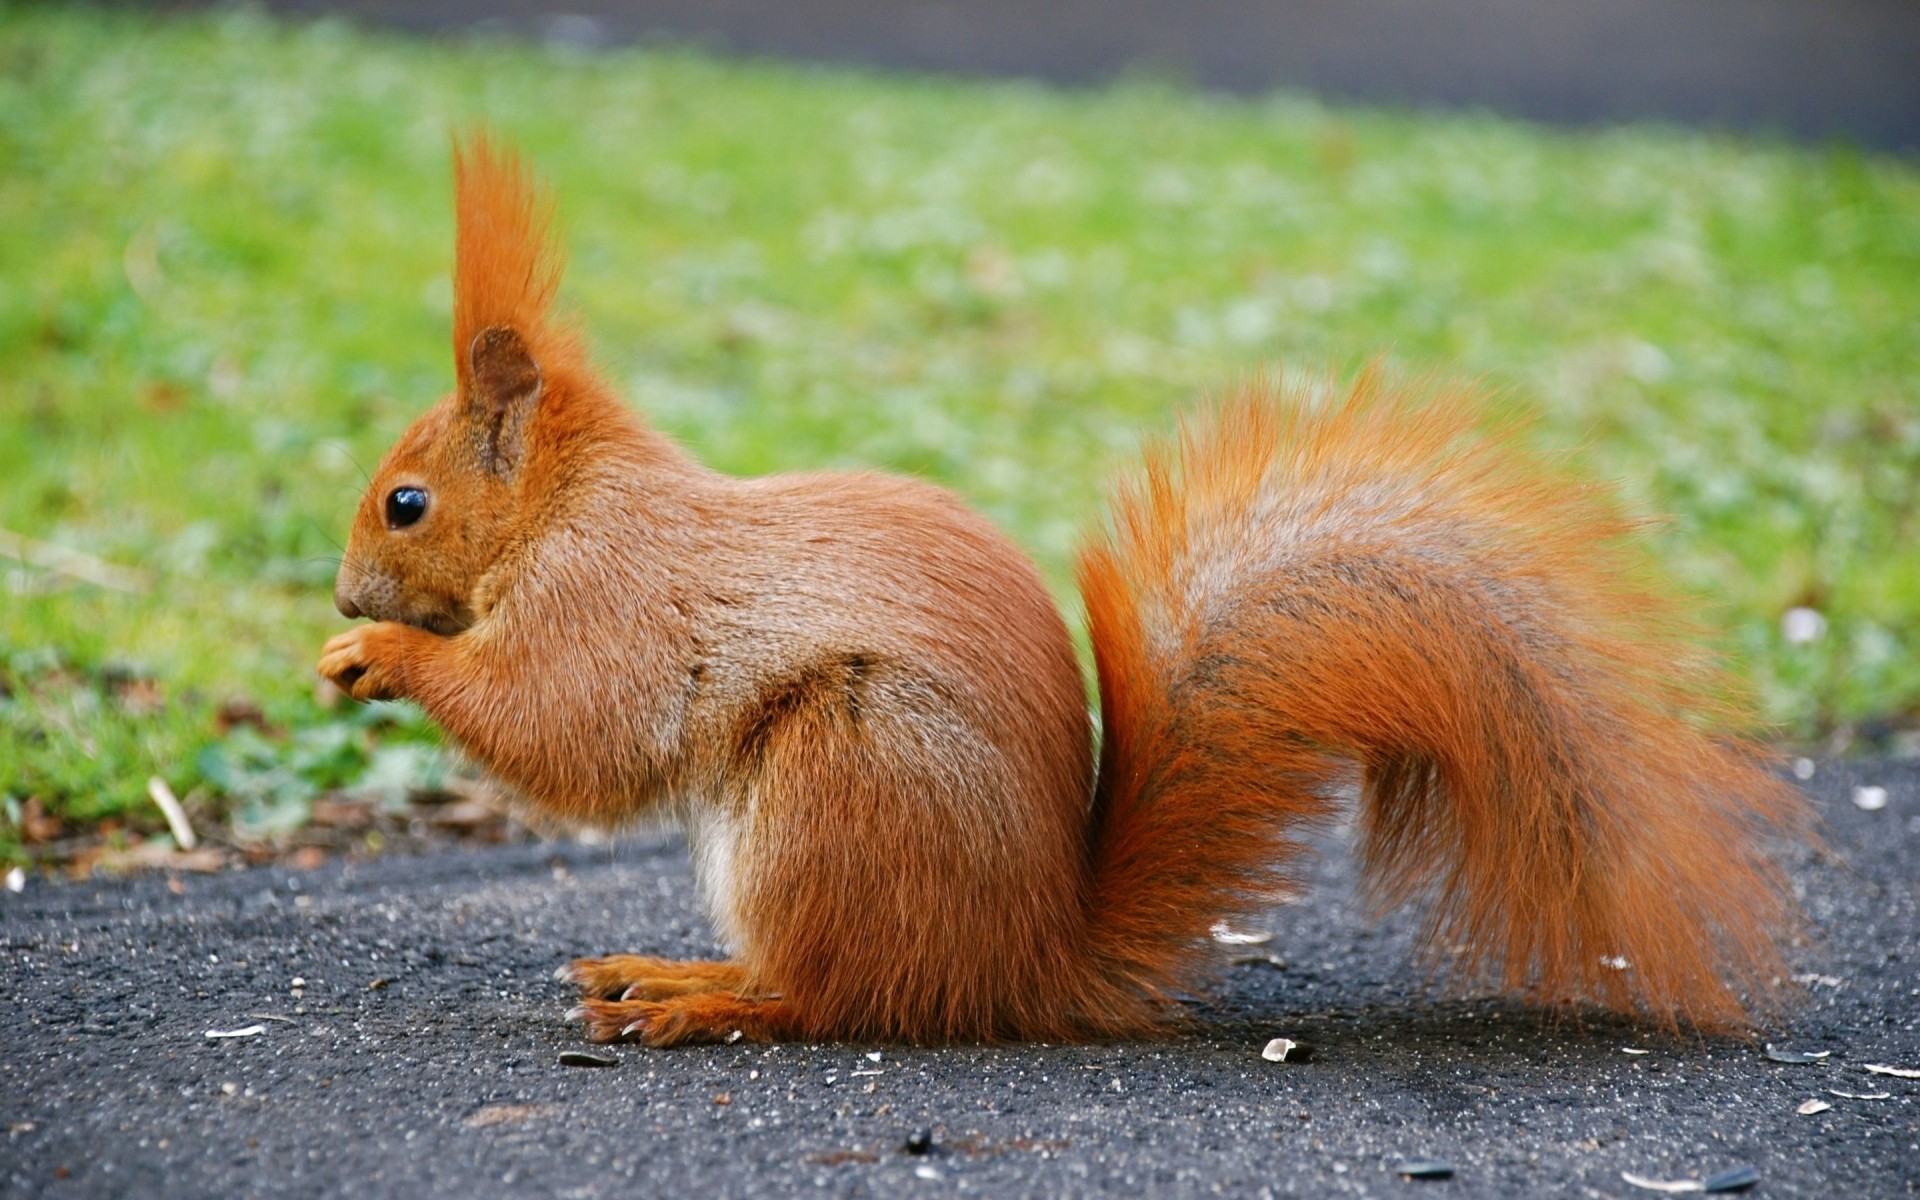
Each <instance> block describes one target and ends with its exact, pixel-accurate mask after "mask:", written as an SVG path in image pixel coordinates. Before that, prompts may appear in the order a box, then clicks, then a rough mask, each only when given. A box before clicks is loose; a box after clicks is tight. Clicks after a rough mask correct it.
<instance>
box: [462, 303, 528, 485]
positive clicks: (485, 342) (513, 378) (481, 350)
mask: <svg viewBox="0 0 1920 1200" xmlns="http://www.w3.org/2000/svg"><path fill="white" fill-rule="evenodd" d="M467 361H468V362H469V363H470V364H471V366H472V368H473V369H472V372H471V373H470V374H469V375H468V377H467V378H468V381H469V382H468V385H467V391H468V395H467V411H468V413H469V414H470V415H471V416H472V418H473V420H474V423H475V424H476V425H477V426H478V427H479V432H480V434H481V447H482V452H483V453H484V454H485V456H486V459H487V467H488V469H489V470H491V471H493V472H494V473H495V474H498V475H511V474H513V472H514V471H515V470H517V469H518V468H519V466H520V458H521V455H522V454H523V452H524V451H525V445H524V432H525V428H526V421H527V417H528V416H529V415H531V414H532V412H533V408H534V405H535V404H536V403H537V402H538V401H539V399H540V365H539V364H538V363H536V362H534V361H533V353H532V352H531V351H529V350H528V349H527V343H526V340H525V339H524V338H522V337H521V336H520V334H519V333H518V332H517V331H515V330H514V329H512V328H510V327H509V326H506V325H493V326H490V327H488V328H486V329H482V330H481V331H480V332H479V334H478V335H477V336H475V338H474V339H473V345H472V346H471V347H469V348H468V351H467Z"/></svg>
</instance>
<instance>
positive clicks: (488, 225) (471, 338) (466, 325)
mask: <svg viewBox="0 0 1920 1200" xmlns="http://www.w3.org/2000/svg"><path fill="white" fill-rule="evenodd" d="M453 173H454V215H455V222H454V224H455V228H456V238H455V241H456V245H455V253H454V269H453V353H454V364H455V367H456V369H457V371H458V372H459V374H460V381H459V382H460V386H461V387H462V389H467V388H469V387H470V386H471V385H472V384H473V383H474V382H475V381H474V380H473V379H471V378H470V376H469V374H468V373H469V371H470V369H471V368H473V367H476V366H477V365H478V363H479V361H480V358H481V346H480V342H481V340H482V339H483V338H486V337H487V336H488V335H490V334H494V333H511V334H512V335H514V336H515V340H516V344H518V345H519V346H520V347H521V350H522V357H523V358H526V359H527V361H529V362H531V361H532V359H531V356H529V355H526V354H525V349H526V347H527V346H529V345H531V346H532V347H534V348H535V350H536V351H537V352H538V353H539V355H540V357H541V359H542V360H543V361H545V360H548V359H550V358H552V357H553V355H554V354H555V353H558V352H560V351H561V349H562V348H563V347H564V344H565V342H566V338H565V336H564V333H563V331H562V330H560V329H557V328H555V326H554V325H553V323H552V308H553V297H554V292H555V291H556V290H557V289H558V287H559V285H560V270H561V262H562V258H561V253H560V248H559V247H558V246H557V245H555V243H554V241H553V237H552V234H551V232H550V227H551V225H552V219H553V203H552V200H551V198H550V197H549V196H548V194H547V192H546V191H545V189H543V188H542V187H541V186H540V185H539V183H538V182H537V181H536V180H535V179H534V177H533V175H532V173H531V172H529V171H528V170H527V168H526V166H525V164H524V163H523V162H522V161H521V159H520V156H519V155H518V154H516V153H515V152H514V151H513V150H512V149H511V148H509V147H508V146H506V145H504V144H503V143H501V142H499V141H497V140H495V139H494V138H492V137H490V136H489V135H488V134H487V133H486V132H485V131H484V130H480V129H475V130H473V131H471V132H469V133H468V134H467V135H466V136H465V137H462V138H459V139H458V140H456V142H455V144H454V154H453ZM496 327H505V328H496ZM554 365H556V364H554V363H552V362H548V366H549V367H551V366H554Z"/></svg>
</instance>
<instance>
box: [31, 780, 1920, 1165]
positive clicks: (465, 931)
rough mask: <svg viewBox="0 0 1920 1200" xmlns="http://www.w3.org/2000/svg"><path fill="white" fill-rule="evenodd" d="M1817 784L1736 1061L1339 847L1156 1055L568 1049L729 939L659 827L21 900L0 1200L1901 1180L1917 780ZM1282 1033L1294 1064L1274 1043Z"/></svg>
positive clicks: (1911, 1061) (1913, 1002) (1914, 1035)
mask: <svg viewBox="0 0 1920 1200" xmlns="http://www.w3.org/2000/svg"><path fill="white" fill-rule="evenodd" d="M1807 786H1808V790H1809V791H1810V793H1811V794H1812V795H1813V796H1814V798H1815V800H1816V802H1817V803H1818V805H1819V807H1820V810H1821V813H1822V817H1823V820H1824V823H1825V836H1826V838H1827V842H1828V849H1827V851H1825V852H1813V851H1802V852H1799V853H1796V854H1795V855H1794V857H1793V859H1792V862H1793V874H1794V879H1795V881H1796V885H1797V887H1798V888H1799V889H1800V892H1801V894H1802V896H1803V898H1804V901H1805V903H1806V906H1807V909H1808V911H1809V913H1810V915H1811V917H1812V920H1813V924H1814V927H1815V929H1814V935H1813V936H1811V937H1810V938H1808V939H1807V940H1806V941H1805V942H1804V943H1803V944H1801V945H1798V946H1796V947H1795V949H1794V951H1793V954H1792V958H1793V969H1794V971H1796V972H1800V973H1803V975H1804V976H1805V979H1804V986H1805V994H1804V997H1803V998H1802V999H1801V1001H1800V1003H1799V1004H1798V1006H1797V1007H1796V1008H1795V1009H1794V1011H1793V1012H1792V1013H1791V1015H1790V1016H1789V1017H1788V1018H1787V1019H1786V1020H1784V1021H1783V1022H1782V1023H1780V1024H1779V1025H1777V1026H1776V1027H1774V1028H1771V1029H1769V1030H1768V1031H1767V1032H1766V1034H1765V1035H1764V1037H1763V1039H1760V1040H1757V1041H1755V1042H1753V1043H1748V1042H1744V1041H1738V1040H1709V1039H1701V1038H1697V1037H1683V1038H1671V1037H1667V1036H1664V1035H1662V1034H1659V1033H1656V1032H1651V1031H1648V1030H1646V1029H1642V1028H1636V1027H1634V1026H1632V1025H1629V1024H1625V1023H1622V1022H1619V1021H1615V1020H1611V1019H1605V1018H1602V1019H1587V1020H1585V1021H1579V1020H1568V1019H1565V1018H1564V1017H1562V1018H1560V1019H1554V1018H1552V1017H1548V1016H1543V1015H1541V1014H1538V1013H1533V1012H1529V1011H1528V1010H1526V1009H1524V1008H1522V1007H1520V1006H1517V1005H1514V1004H1511V1003H1508V1002H1505V1001H1502V1000H1498V999H1494V998H1490V997H1487V996H1481V995H1471V994H1469V995H1463V996H1454V997H1451V998H1448V997H1447V996H1446V995H1445V993H1444V992H1443V991H1440V990H1437V989H1435V988H1434V987H1431V986H1429V984H1428V982H1427V981H1426V980H1424V979H1423V978H1422V976H1421V974H1420V973H1419V971H1418V970H1417V969H1416V968H1414V967H1413V966H1412V965H1411V962H1412V960H1411V957H1410V954H1409V932H1410V929H1411V921H1410V920H1408V919H1407V918H1406V917H1404V916H1402V917H1398V918H1394V919H1390V920H1388V921H1386V922H1384V923H1378V924H1376V923H1370V922H1369V921H1367V920H1366V919H1364V917H1363V916H1362V915H1361V913H1360V912H1359V910H1358V908H1357V907H1356V905H1355V903H1354V901H1353V899H1352V895H1351V891H1350V883H1351V873H1350V867H1349V864H1348V862H1347V861H1346V859H1345V858H1344V856H1343V855H1341V854H1340V853H1339V848H1338V846H1337V844H1336V845H1335V846H1333V847H1332V848H1331V849H1332V853H1330V854H1329V855H1327V856H1326V857H1325V858H1324V860H1323V861H1322V862H1321V863H1320V865H1319V866H1318V867H1317V868H1316V870H1315V878H1314V887H1313V889H1312V891H1311V892H1310V895H1309V898H1308V899H1307V900H1306V901H1304V902H1301V903H1296V904H1292V905H1287V906H1284V907H1281V908H1278V909H1276V910H1275V911H1274V912H1273V913H1272V914H1271V919H1270V921H1269V922H1267V927H1268V928H1270V929H1271V931H1272V932H1273V935H1274V936H1273V939H1272V941H1271V942H1268V943H1266V944H1264V945H1248V946H1237V947H1226V948H1223V954H1226V955H1237V956H1240V957H1242V958H1243V959H1253V960H1254V961H1243V962H1240V963H1238V964H1234V965H1226V966H1224V967H1223V972H1222V977H1221V982H1220V986H1219V988H1218V990H1217V991H1216V993H1215V995H1214V999H1213V1000H1212V1001H1211V1002H1209V1003H1207V1004H1204V1005H1201V1006H1198V1007H1196V1009H1195V1018H1196V1024H1195V1029H1194V1031H1193V1032H1192V1033H1191V1034H1190V1035H1187V1036H1183V1037H1181V1038H1178V1039H1175V1040H1171V1041H1166V1042H1160V1043H1152V1044H1126V1045H1096V1046H997V1047H960V1048H947V1049H913V1048H897V1047H891V1046H888V1047H873V1046H801V1045H783V1046H757V1045H744V1044H742V1045H732V1046H716V1047H695V1048H686V1049H678V1050H670V1051H648V1050H644V1049H640V1048H637V1047H614V1048H611V1049H609V1050H607V1051H605V1053H606V1054H607V1055H608V1056H609V1057H610V1058H612V1059H613V1060H615V1061H616V1063H617V1065H616V1066H613V1067H609V1068H595V1067H581V1066H566V1065H562V1063H561V1055H562V1054H563V1052H568V1051H579V1050H588V1049H593V1048H591V1047H588V1046H586V1045H585V1044H584V1043H583V1042H582V1040H581V1037H580V1034H579V1032H578V1030H577V1029H576V1028H575V1027H572V1026H569V1025H568V1024H567V1023H566V1022H565V1021H564V1020H563V1014H564V1012H565V1011H566V1009H567V1007H568V1006H569V1004H570V1003H571V1002H572V998H571V996H570V995H569V994H568V991H567V989H566V988H564V987H563V986H562V985H560V984H558V983H556V982H554V981H553V980H552V978H551V973H552V971H553V969H554V968H555V967H556V966H558V965H559V964H561V963H562V962H564V961H566V960H567V959H568V958H570V957H572V956H575V955H579V954H591V953H601V952H609V951H635V952H643V953H653V954H671V955H708V954H711V953H713V952H714V951H715V947H714V945H713V943H712V940H711V934H710V933H709V932H708V930H707V926H706V923H705V921H704V919H703V917H702V916H701V913H700V909H699V906H698V903H697V900H696V898H695V896H694V893H693V885H692V878H691V874H690V871H689V867H688V862H687V857H686V854H685V851H684V848H683V847H682V845H681V844H680V843H679V841H678V840H677V839H674V838H671V837H654V838H638V839H631V840H625V841H621V842H617V843H613V844H611V845H600V846H591V845H583V844H580V843H577V842H556V843H547V844H536V845H520V846H509V847H503V848H496V849H487V850H478V851H465V850H461V851H449V852H444V853H436V854H431V855H425V856H419V857H401V856H393V857H387V858H384V859H379V860H375V861H372V862H368V863H360V864H335V865H332V866H326V867H321V868H319V869H315V870H310V871H299V870H293V869H289V868H283V867H273V868H254V869H247V870H235V871H229V872H225V873H221V874H218V875H212V876H202V875H181V876H178V877H175V878H172V879H169V878H166V877H159V876H149V877H145V878H136V879H129V880H121V881H102V880H93V881H88V882H82V883H54V882H47V881H43V880H40V879H34V880H30V881H29V882H28V883H27V885H26V888H25V890H24V891H23V892H21V893H19V894H9V893H5V892H0V952H3V953H4V959H5V964H6V965H5V967H4V969H0V1123H4V1125H5V1130H4V1131H0V1196H9V1197H11V1196H20V1197H26V1196H35V1197H40V1196H45V1197H81V1196H87V1197H95V1196H97V1197H144V1196H355V1197H388V1196H393V1197H426V1196H458V1197H464V1198H474V1197H492V1196H556V1197H569V1198H571V1197H582V1198H585V1197H601V1196H654V1195H658V1196H675V1197H679V1196H743V1197H744V1196H786V1195H834V1196H840V1195H847V1196H943V1195H950V1194H953V1195H981V1196H1083V1195H1125V1196H1141V1195H1151V1196H1204V1195H1236V1196H1264V1195H1275V1196H1280V1195H1299V1196H1392V1197H1400V1196H1405V1197H1428V1196H1434V1197H1469V1196H1607V1197H1626V1196H1642V1197H1645V1196H1653V1195H1657V1194H1658V1193H1655V1192H1650V1191H1642V1190H1638V1189H1637V1188H1636V1187H1634V1186H1633V1185H1631V1184H1629V1183H1628V1182H1627V1181H1625V1180H1624V1179H1623V1178H1622V1173H1623V1172H1630V1173H1634V1174H1636V1175H1639V1176H1643V1177H1646V1178H1650V1179H1656V1180H1665V1181H1675V1180H1688V1179H1692V1180H1706V1179H1707V1178H1709V1177H1710V1176H1714V1175H1716V1174H1718V1173H1720V1172H1723V1171H1726V1170H1729V1169H1732V1168H1738V1167H1749V1168H1751V1169H1752V1171H1753V1172H1754V1173H1757V1175H1758V1177H1759V1182H1758V1184H1757V1185H1755V1187H1754V1189H1753V1194H1756V1195H1767V1196H1853V1197H1878V1196H1909V1195H1914V1194H1916V1193H1917V1192H1920V1079H1907V1078H1901V1077H1898V1076H1892V1075H1883V1074H1874V1073H1870V1072H1868V1071H1867V1070H1866V1069H1865V1067H1866V1065H1867V1064H1889V1065H1892V1066H1896V1067H1908V1068H1914V1067H1920V882H1917V881H1920V764H1917V763H1912V762H1906V763H1889V762H1871V763H1856V764H1823V765H1822V766H1821V768H1820V769H1819V771H1818V772H1817V773H1816V774H1815V776H1814V778H1813V779H1812V780H1811V782H1810V783H1809V784H1808V785H1807ZM1861 786H1867V787H1879V788H1884V789H1885V801H1886V802H1885V804H1884V806H1883V807H1880V808H1877V809H1873V810H1868V809H1863V808H1861V807H1860V806H1859V805H1858V804H1856V803H1855V800H1854V797H1855V789H1856V788H1858V787H1861ZM1874 797H1875V793H1873V792H1871V791H1869V792H1867V793H1864V797H1863V798H1864V799H1866V800H1867V802H1868V803H1869V804H1871V803H1872V801H1873V799H1874ZM1337 840H1338V839H1337V838H1336V839H1335V841H1336V842H1337ZM1262 956H1271V957H1272V958H1273V959H1276V960H1279V962H1280V963H1283V964H1284V965H1283V966H1282V965H1276V964H1275V963H1274V962H1269V961H1265V959H1264V958H1262ZM249 1031H253V1032H249ZM210 1034H236V1035H244V1036H229V1037H214V1036H209V1035H210ZM1274 1037H1287V1038H1291V1039H1294V1040H1296V1041H1302V1042H1306V1043H1310V1044H1311V1045H1312V1046H1313V1047H1314V1048H1315V1051H1316V1053H1315V1054H1314V1056H1313V1057H1312V1058H1311V1059H1310V1060H1309V1061H1306V1062H1299V1063H1295V1062H1279V1063H1276V1062H1268V1061H1265V1060H1264V1059H1263V1058H1262V1057H1261V1053H1260V1051H1261V1048H1262V1047H1263V1046H1264V1045H1265V1044H1266V1043H1267V1041H1268V1040H1269V1039H1271V1038H1274ZM1762 1042H1771V1043H1773V1044H1774V1045H1775V1046H1776V1047H1778V1048H1787V1049H1796V1050H1805V1051H1816V1052H1817V1051H1826V1052H1830V1053H1829V1057H1826V1058H1824V1059H1821V1060H1818V1061H1816V1062H1811V1063H1806V1064H1800V1065H1793V1064H1786V1063H1780V1062H1775V1061H1772V1060H1771V1059H1770V1058H1769V1057H1768V1056H1767V1054H1766V1053H1765V1051H1764V1050H1763V1048H1762ZM1635 1051H1640V1052H1639V1053H1636V1052H1635ZM1843 1092H1844V1093H1851V1095H1840V1094H1839V1093H1843ZM1871 1097H1884V1098H1871ZM1808 1101H1819V1102H1822V1103H1825V1104H1828V1105H1830V1106H1831V1107H1828V1108H1825V1109H1822V1110H1820V1111H1816V1112H1808V1113H1805V1114H1803V1113H1802V1112H1800V1111H1799V1110H1800V1109H1801V1107H1802V1106H1803V1105H1805V1104H1806V1102H1808ZM1807 1107H1814V1106H1811V1105H1808V1106H1807ZM917 1135H924V1140H922V1137H921V1136H917ZM910 1144H911V1148H910ZM915 1150H922V1151H924V1152H923V1153H915V1152H913V1151H915ZM1415 1159H1437V1160H1444V1161H1445V1162H1446V1163H1447V1164H1450V1165H1451V1167H1452V1168H1453V1174H1452V1177H1451V1178H1448V1179H1435V1180H1420V1179H1408V1178H1403V1177H1402V1176H1401V1175H1399V1174H1398V1173H1397V1169H1398V1168H1399V1167H1400V1166H1402V1165H1403V1164H1405V1163H1406V1162H1408V1161H1409V1160H1415Z"/></svg>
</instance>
